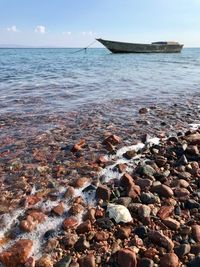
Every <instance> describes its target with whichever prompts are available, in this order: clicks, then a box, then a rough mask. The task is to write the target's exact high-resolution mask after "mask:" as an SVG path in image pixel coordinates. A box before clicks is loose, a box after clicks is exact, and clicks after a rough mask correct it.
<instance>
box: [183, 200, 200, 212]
mask: <svg viewBox="0 0 200 267" xmlns="http://www.w3.org/2000/svg"><path fill="white" fill-rule="evenodd" d="M185 208H186V209H189V210H191V209H195V208H197V209H198V208H200V203H199V202H197V201H196V200H194V199H187V200H186V201H185Z"/></svg>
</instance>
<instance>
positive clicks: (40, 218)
mask: <svg viewBox="0 0 200 267" xmlns="http://www.w3.org/2000/svg"><path fill="white" fill-rule="evenodd" d="M28 214H29V216H31V217H32V218H33V219H34V220H35V221H37V222H38V223H43V222H44V221H45V220H46V219H47V216H46V215H45V214H44V213H43V212H41V211H35V210H33V211H28Z"/></svg>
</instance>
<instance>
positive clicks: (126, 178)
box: [120, 173, 135, 188]
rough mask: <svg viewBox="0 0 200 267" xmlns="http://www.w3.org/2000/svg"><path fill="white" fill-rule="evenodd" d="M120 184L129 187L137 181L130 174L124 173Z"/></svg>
mask: <svg viewBox="0 0 200 267" xmlns="http://www.w3.org/2000/svg"><path fill="white" fill-rule="evenodd" d="M120 184H121V186H123V187H124V188H129V187H131V186H132V185H134V184H135V183H134V180H133V177H132V176H131V175H130V174H128V173H124V175H123V176H122V177H121V180H120Z"/></svg>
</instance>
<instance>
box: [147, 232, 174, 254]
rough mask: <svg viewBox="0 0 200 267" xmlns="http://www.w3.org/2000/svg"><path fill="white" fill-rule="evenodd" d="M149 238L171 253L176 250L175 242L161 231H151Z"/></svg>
mask: <svg viewBox="0 0 200 267" xmlns="http://www.w3.org/2000/svg"><path fill="white" fill-rule="evenodd" d="M149 238H150V239H151V240H152V241H153V242H154V243H155V244H157V245H159V246H162V247H164V248H166V249H167V250H169V251H171V250H172V249H173V248H174V243H173V241H172V240H171V239H170V238H169V237H167V236H165V235H163V234H162V233H161V232H159V231H151V232H150V233H149Z"/></svg>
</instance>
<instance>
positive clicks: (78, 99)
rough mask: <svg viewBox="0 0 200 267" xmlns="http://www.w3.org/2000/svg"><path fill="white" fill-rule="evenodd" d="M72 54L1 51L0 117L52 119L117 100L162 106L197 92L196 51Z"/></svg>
mask: <svg viewBox="0 0 200 267" xmlns="http://www.w3.org/2000/svg"><path fill="white" fill-rule="evenodd" d="M74 51H76V49H0V113H1V114H6V113H15V114H24V115H25V114H28V113H32V114H38V115H39V114H54V113H55V112H68V111H72V110H78V109H80V108H81V107H83V106H85V105H89V104H95V105H100V104H105V103H109V102H110V101H111V102H112V101H113V100H116V99H117V100H120V99H129V100H130V99H133V101H137V100H138V101H141V102H144V103H145V102H146V101H147V102H148V101H157V102H162V101H163V102H165V101H170V99H172V100H173V99H179V97H180V95H181V96H182V97H183V96H187V94H192V93H196V92H198V91H199V89H200V49H194V48H193V49H189V48H186V49H183V51H182V53H180V54H127V55H123V54H118V55H114V54H110V53H109V52H108V51H107V50H106V49H89V50H88V52H87V53H86V54H85V53H84V52H81V53H73V52H74Z"/></svg>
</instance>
